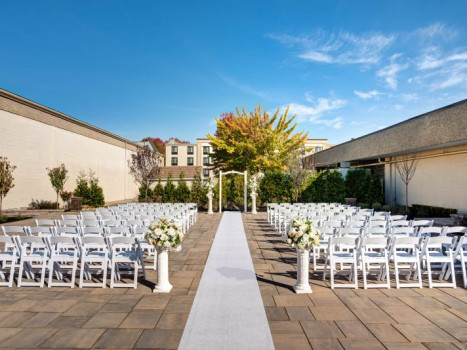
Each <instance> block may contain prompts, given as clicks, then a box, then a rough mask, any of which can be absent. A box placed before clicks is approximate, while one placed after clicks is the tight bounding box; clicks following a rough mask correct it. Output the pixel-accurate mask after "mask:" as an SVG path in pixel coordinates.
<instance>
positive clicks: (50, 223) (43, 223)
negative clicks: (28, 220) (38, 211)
mask: <svg viewBox="0 0 467 350" xmlns="http://www.w3.org/2000/svg"><path fill="white" fill-rule="evenodd" d="M35 222H36V226H55V225H56V224H57V223H56V222H55V220H44V219H36V220H35Z"/></svg>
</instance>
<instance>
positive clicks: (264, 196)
mask: <svg viewBox="0 0 467 350" xmlns="http://www.w3.org/2000/svg"><path fill="white" fill-rule="evenodd" d="M293 188H294V187H293V181H292V178H291V177H290V175H289V174H288V173H286V172H283V171H279V172H277V171H267V172H266V173H265V174H264V176H263V178H262V179H261V181H260V183H259V195H260V196H261V201H262V202H263V203H281V202H291V201H292V198H293Z"/></svg>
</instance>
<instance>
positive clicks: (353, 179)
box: [345, 168, 372, 203]
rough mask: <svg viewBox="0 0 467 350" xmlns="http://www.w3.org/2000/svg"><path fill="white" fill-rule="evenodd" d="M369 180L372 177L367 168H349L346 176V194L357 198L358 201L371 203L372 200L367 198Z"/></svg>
mask: <svg viewBox="0 0 467 350" xmlns="http://www.w3.org/2000/svg"><path fill="white" fill-rule="evenodd" d="M369 180H370V178H369V176H368V174H367V172H366V170H365V169H362V168H355V169H351V170H349V171H348V172H347V175H346V177H345V196H346V197H348V198H356V199H357V203H360V202H369V203H371V202H372V201H369V200H367V191H368V187H369Z"/></svg>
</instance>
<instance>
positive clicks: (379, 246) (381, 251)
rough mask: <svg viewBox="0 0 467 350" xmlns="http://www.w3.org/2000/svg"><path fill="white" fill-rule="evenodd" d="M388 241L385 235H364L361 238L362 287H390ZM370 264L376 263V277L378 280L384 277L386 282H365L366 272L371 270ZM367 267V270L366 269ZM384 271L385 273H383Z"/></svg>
mask: <svg viewBox="0 0 467 350" xmlns="http://www.w3.org/2000/svg"><path fill="white" fill-rule="evenodd" d="M387 246H388V241H387V238H385V237H366V238H363V240H362V243H361V246H360V251H359V254H360V260H361V264H362V273H363V288H364V289H367V288H388V289H389V288H391V281H390V279H389V255H388V250H387ZM371 264H378V265H379V266H378V267H379V273H378V277H377V279H378V280H379V281H380V280H382V279H383V277H386V283H372V284H369V283H368V282H367V273H370V272H371V267H372V266H371ZM383 268H384V270H383ZM367 269H368V271H367ZM384 272H385V273H384Z"/></svg>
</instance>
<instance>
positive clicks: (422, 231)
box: [417, 226, 444, 236]
mask: <svg viewBox="0 0 467 350" xmlns="http://www.w3.org/2000/svg"><path fill="white" fill-rule="evenodd" d="M443 230H444V228H443V227H436V226H431V227H425V226H422V227H420V228H419V229H418V232H417V235H418V236H433V234H436V235H438V236H441V235H442V233H443Z"/></svg>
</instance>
